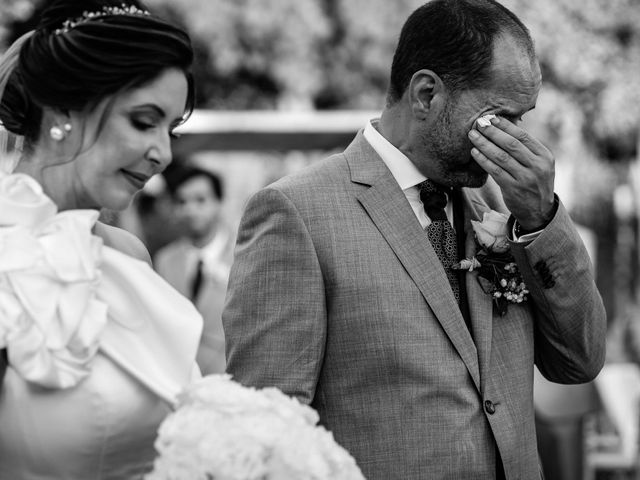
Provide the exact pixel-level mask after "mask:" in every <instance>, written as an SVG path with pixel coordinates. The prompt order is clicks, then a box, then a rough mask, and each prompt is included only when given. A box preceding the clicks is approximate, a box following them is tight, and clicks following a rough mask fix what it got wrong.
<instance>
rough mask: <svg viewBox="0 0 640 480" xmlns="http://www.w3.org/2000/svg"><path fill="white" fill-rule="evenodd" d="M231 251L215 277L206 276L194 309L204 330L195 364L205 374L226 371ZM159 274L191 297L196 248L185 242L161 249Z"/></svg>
mask: <svg viewBox="0 0 640 480" xmlns="http://www.w3.org/2000/svg"><path fill="white" fill-rule="evenodd" d="M230 263H231V248H230V247H227V248H226V250H225V252H223V256H222V257H221V258H220V268H219V272H217V274H216V275H210V274H205V275H204V276H203V281H202V285H201V287H200V294H199V295H198V298H197V299H196V301H195V306H196V308H197V309H198V311H199V312H200V314H201V315H202V319H203V330H202V337H201V339H200V346H199V347H198V354H197V356H196V361H197V363H198V366H199V367H200V370H201V371H202V373H203V375H206V374H210V373H222V372H224V371H225V367H226V361H225V344H224V343H225V342H224V330H223V328H222V309H223V307H224V299H225V294H226V292H227V280H228V271H229V264H230ZM154 266H155V269H156V270H157V272H158V273H159V274H160V275H161V276H162V277H163V278H164V279H165V280H167V281H168V282H169V283H170V284H171V285H172V286H173V287H174V288H175V289H176V290H178V291H179V292H180V293H182V294H183V295H184V296H186V297H187V298H189V296H190V294H191V285H192V281H193V278H194V276H195V272H196V268H197V256H194V247H193V246H192V245H191V244H190V243H189V242H187V241H186V240H184V239H179V240H176V241H175V242H173V243H170V244H169V245H167V246H165V247H164V248H162V249H160V250H159V251H158V253H157V254H156V257H155V259H154Z"/></svg>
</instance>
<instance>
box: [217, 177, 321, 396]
mask: <svg viewBox="0 0 640 480" xmlns="http://www.w3.org/2000/svg"><path fill="white" fill-rule="evenodd" d="M324 299H325V295H324V282H323V278H322V273H321V270H320V265H319V262H318V259H317V256H316V251H315V249H314V245H313V242H312V239H311V237H310V235H309V232H308V230H307V226H306V225H305V223H304V222H303V220H302V218H301V215H300V214H299V212H298V210H297V208H296V206H295V205H294V204H293V203H292V202H291V201H290V200H289V199H288V198H287V197H286V196H285V195H284V194H283V193H281V192H280V191H278V190H276V189H273V188H267V189H265V190H262V191H260V192H258V193H257V194H256V195H255V196H254V197H253V198H251V199H250V201H249V202H248V204H247V207H246V209H245V213H244V214H243V217H242V220H241V223H240V227H239V231H238V237H237V243H236V249H235V258H234V263H233V266H232V268H231V274H230V278H229V286H228V289H227V297H226V302H225V308H224V311H223V314H222V321H223V325H224V331H225V338H226V355H227V372H228V373H230V374H231V375H233V377H234V379H235V380H237V381H239V382H240V383H242V384H244V385H249V386H255V387H265V386H276V387H278V388H280V389H281V390H283V391H284V392H285V393H287V394H288V395H293V396H296V397H298V399H299V400H300V401H302V402H305V403H310V402H311V401H312V399H313V396H314V394H315V386H316V383H317V379H318V375H319V372H320V367H321V365H322V359H323V355H324V345H325V338H326V308H325V301H324Z"/></svg>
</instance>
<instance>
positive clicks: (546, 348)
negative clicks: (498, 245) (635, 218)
mask: <svg viewBox="0 0 640 480" xmlns="http://www.w3.org/2000/svg"><path fill="white" fill-rule="evenodd" d="M511 251H512V253H513V255H514V258H515V259H516V262H517V264H518V267H519V268H520V270H521V272H522V275H523V278H524V281H525V283H526V285H527V288H528V289H529V291H530V297H531V302H532V304H533V307H534V317H535V319H534V321H535V324H534V331H535V362H536V365H537V366H538V369H539V370H540V372H541V373H542V374H543V375H544V376H545V378H547V379H548V380H550V381H553V382H557V383H583V382H588V381H590V380H592V379H593V378H595V376H596V375H597V374H598V372H599V371H600V369H601V368H602V366H603V364H604V359H605V339H606V325H607V320H606V313H605V310H604V305H603V303H602V299H601V297H600V294H599V292H598V290H597V288H596V285H595V279H594V274H593V265H592V264H591V261H590V259H589V255H588V253H587V251H586V248H585V247H584V244H583V243H582V240H581V239H580V236H579V234H578V232H577V230H576V228H575V226H574V225H573V223H572V221H571V219H570V217H569V214H568V213H567V211H566V209H565V208H564V206H563V205H562V203H561V202H559V205H558V209H557V212H556V215H555V217H554V218H553V220H552V221H551V223H550V224H549V225H547V227H545V229H544V230H543V231H542V232H541V233H540V235H539V236H538V237H537V238H536V239H535V240H533V241H532V242H530V243H517V242H515V243H512V244H511Z"/></svg>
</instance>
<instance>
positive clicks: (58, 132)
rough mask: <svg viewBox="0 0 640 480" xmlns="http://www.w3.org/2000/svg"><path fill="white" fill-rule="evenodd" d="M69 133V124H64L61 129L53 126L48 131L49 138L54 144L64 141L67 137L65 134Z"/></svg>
mask: <svg viewBox="0 0 640 480" xmlns="http://www.w3.org/2000/svg"><path fill="white" fill-rule="evenodd" d="M70 131H71V124H70V123H65V124H64V125H63V126H62V128H60V127H59V126H58V125H54V126H53V127H51V129H50V130H49V136H50V137H51V138H52V139H53V140H55V141H56V142H60V141H62V140H64V139H65V137H66V136H67V133H69V132H70Z"/></svg>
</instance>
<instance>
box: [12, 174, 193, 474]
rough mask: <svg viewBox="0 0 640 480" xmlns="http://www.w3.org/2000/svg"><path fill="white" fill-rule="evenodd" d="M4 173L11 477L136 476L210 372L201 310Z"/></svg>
mask: <svg viewBox="0 0 640 480" xmlns="http://www.w3.org/2000/svg"><path fill="white" fill-rule="evenodd" d="M97 217H98V213H97V212H95V211H92V210H69V211H64V212H60V213H58V212H57V209H56V206H55V204H54V203H53V202H52V201H51V200H50V199H49V198H48V197H47V196H46V195H44V193H43V192H42V189H41V187H40V185H39V184H38V183H37V182H36V181H35V180H33V179H32V178H31V177H29V176H27V175H24V174H11V175H5V174H1V173H0V348H6V351H7V354H8V359H9V368H8V369H7V371H6V375H5V378H4V381H3V384H2V389H1V390H0V479H18V478H19V479H26V480H35V479H38V480H44V479H70V480H71V479H73V480H75V479H78V480H79V479H83V480H84V479H101V480H102V479H130V478H140V477H141V475H142V474H143V473H144V472H146V471H148V470H149V469H150V468H151V466H152V462H153V459H154V457H155V451H154V448H153V443H154V440H155V438H156V434H157V428H158V425H159V424H160V423H161V422H162V420H163V419H164V418H165V416H166V415H167V414H168V413H169V412H170V411H171V407H172V406H173V405H174V402H175V401H176V397H177V395H178V393H180V392H181V391H182V389H183V388H184V387H185V386H186V385H187V384H188V383H189V382H190V381H191V380H192V379H193V378H194V376H198V375H199V372H198V370H197V367H196V364H195V355H196V349H197V347H198V343H199V338H200V334H201V330H202V318H201V317H200V315H199V313H198V312H197V311H196V310H195V308H194V307H193V305H192V304H191V303H190V302H189V301H188V300H187V299H186V298H184V297H183V296H181V295H180V294H179V293H177V292H176V291H175V290H174V289H173V288H172V287H171V286H169V284H168V283H166V282H165V281H164V280H163V279H162V278H161V277H160V276H158V275H157V274H156V273H155V272H154V271H153V270H152V269H151V267H150V266H149V265H148V264H147V263H145V262H143V261H140V260H137V259H134V258H132V257H130V256H128V255H125V254H123V253H121V252H119V251H117V250H114V249H112V248H110V247H107V246H105V245H103V244H102V240H101V239H100V238H98V237H97V236H95V235H93V234H92V228H93V226H94V225H95V222H96V221H97Z"/></svg>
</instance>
